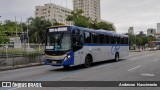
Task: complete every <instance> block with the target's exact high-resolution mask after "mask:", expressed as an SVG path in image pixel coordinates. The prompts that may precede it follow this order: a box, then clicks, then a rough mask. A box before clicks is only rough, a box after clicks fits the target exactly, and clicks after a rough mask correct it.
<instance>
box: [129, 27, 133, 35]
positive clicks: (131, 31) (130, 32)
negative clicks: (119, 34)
mask: <svg viewBox="0 0 160 90" xmlns="http://www.w3.org/2000/svg"><path fill="white" fill-rule="evenodd" d="M128 34H131V35H134V28H133V27H129V29H128Z"/></svg>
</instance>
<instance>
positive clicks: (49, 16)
mask: <svg viewBox="0 0 160 90" xmlns="http://www.w3.org/2000/svg"><path fill="white" fill-rule="evenodd" d="M71 11H72V10H71V9H68V8H64V7H62V6H59V5H55V4H53V3H49V4H45V5H44V6H36V7H35V17H42V18H44V19H45V20H49V21H51V22H52V23H54V22H55V20H56V21H57V22H58V23H63V24H65V25H71V24H72V23H71V22H68V21H66V18H67V16H68V15H70V14H71Z"/></svg>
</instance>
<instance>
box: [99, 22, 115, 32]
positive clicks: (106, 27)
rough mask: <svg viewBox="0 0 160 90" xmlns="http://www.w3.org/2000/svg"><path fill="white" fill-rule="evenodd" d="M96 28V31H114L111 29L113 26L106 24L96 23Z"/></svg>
mask: <svg viewBox="0 0 160 90" xmlns="http://www.w3.org/2000/svg"><path fill="white" fill-rule="evenodd" d="M97 28H98V29H104V30H109V31H115V29H114V28H113V25H112V24H108V23H106V22H98V23H97Z"/></svg>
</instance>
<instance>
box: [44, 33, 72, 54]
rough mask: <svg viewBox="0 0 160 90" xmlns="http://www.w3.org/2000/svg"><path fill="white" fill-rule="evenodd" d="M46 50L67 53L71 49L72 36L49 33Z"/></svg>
mask: <svg viewBox="0 0 160 90" xmlns="http://www.w3.org/2000/svg"><path fill="white" fill-rule="evenodd" d="M46 37H47V40H46V50H53V51H67V50H70V49H71V34H70V33H68V32H56V33H48V34H47V36H46Z"/></svg>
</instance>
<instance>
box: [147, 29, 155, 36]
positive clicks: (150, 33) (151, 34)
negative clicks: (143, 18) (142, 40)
mask: <svg viewBox="0 0 160 90" xmlns="http://www.w3.org/2000/svg"><path fill="white" fill-rule="evenodd" d="M155 34H156V29H152V28H150V29H148V30H147V36H155Z"/></svg>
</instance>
